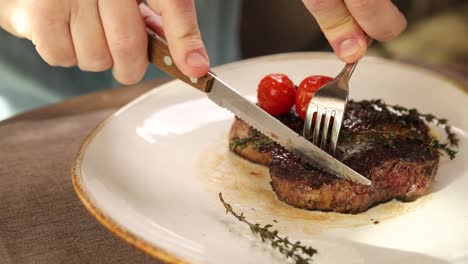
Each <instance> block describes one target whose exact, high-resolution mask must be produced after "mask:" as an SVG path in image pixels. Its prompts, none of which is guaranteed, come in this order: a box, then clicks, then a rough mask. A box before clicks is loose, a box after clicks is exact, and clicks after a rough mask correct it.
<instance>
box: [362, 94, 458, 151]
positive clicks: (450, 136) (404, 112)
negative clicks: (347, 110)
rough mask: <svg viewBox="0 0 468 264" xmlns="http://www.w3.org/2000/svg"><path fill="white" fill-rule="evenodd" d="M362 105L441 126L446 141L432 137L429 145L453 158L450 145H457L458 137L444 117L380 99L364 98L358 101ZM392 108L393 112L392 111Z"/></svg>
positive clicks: (410, 119)
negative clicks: (387, 102)
mask: <svg viewBox="0 0 468 264" xmlns="http://www.w3.org/2000/svg"><path fill="white" fill-rule="evenodd" d="M360 103H361V105H363V106H372V107H377V108H379V110H380V111H381V112H383V113H385V114H387V115H388V116H395V115H394V112H396V113H397V115H398V116H403V117H406V118H407V119H408V120H409V121H417V120H420V119H422V120H425V121H426V122H427V123H434V124H435V125H437V126H439V127H442V128H443V129H444V131H445V134H446V135H447V140H448V142H447V143H440V142H439V140H437V139H435V138H432V139H431V142H430V144H429V147H431V148H434V149H440V150H442V151H444V152H445V153H446V154H447V156H449V158H450V159H454V158H455V155H456V153H457V151H455V150H454V149H453V148H451V147H458V142H459V139H458V138H457V136H456V134H455V133H454V132H453V131H452V127H451V126H450V125H449V124H448V120H447V119H445V118H438V117H436V116H434V115H433V114H422V113H419V112H418V110H416V109H414V108H411V109H408V108H405V107H403V106H399V105H387V104H386V103H384V102H383V101H382V100H381V99H377V100H364V101H361V102H360ZM392 110H393V112H392Z"/></svg>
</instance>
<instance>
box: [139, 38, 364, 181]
mask: <svg viewBox="0 0 468 264" xmlns="http://www.w3.org/2000/svg"><path fill="white" fill-rule="evenodd" d="M148 36H149V42H148V43H149V46H148V56H149V61H150V62H151V63H152V64H154V65H155V66H156V67H158V68H160V69H161V70H163V71H165V72H166V73H168V74H170V75H172V76H173V77H175V78H178V79H180V80H182V81H184V82H185V83H188V84H190V85H191V86H193V87H195V88H197V89H199V90H201V91H203V92H205V93H207V95H208V98H209V99H210V100H211V101H213V102H214V103H216V104H217V105H219V106H221V107H223V108H226V109H227V110H229V111H231V112H232V113H233V114H235V115H236V116H238V117H239V118H240V119H241V120H243V121H244V122H246V123H247V124H249V125H250V126H252V127H253V128H255V129H257V130H258V131H259V132H261V133H262V134H264V135H265V136H267V137H269V138H270V139H272V140H273V141H274V142H276V143H277V144H279V145H281V146H283V147H284V148H285V149H287V150H288V151H290V152H292V153H294V154H296V155H297V156H298V157H300V158H302V159H303V160H305V161H306V162H308V163H310V164H311V165H313V166H316V167H318V168H319V169H322V170H324V171H326V172H329V173H331V174H333V175H336V176H338V177H340V178H343V179H346V180H350V181H353V182H356V183H360V184H364V185H370V184H371V181H370V180H369V179H367V178H366V177H364V176H362V175H360V174H359V173H358V172H356V171H354V170H353V169H351V168H350V167H348V166H347V165H345V164H344V163H342V162H340V161H339V160H337V159H335V158H334V157H333V156H331V155H330V154H328V153H327V152H325V151H323V150H322V149H320V148H319V147H317V146H315V145H314V144H312V143H311V142H310V141H308V140H306V139H305V138H303V137H302V136H300V135H299V134H298V133H296V132H294V131H293V130H292V129H290V128H289V127H287V126H286V125H284V124H283V123H281V122H280V121H279V120H277V119H276V118H275V117H273V116H271V115H270V114H268V113H267V112H265V111H264V110H263V109H262V108H260V107H259V106H257V105H256V104H254V103H253V102H251V101H250V100H248V99H246V98H245V97H243V96H242V95H240V94H239V93H238V92H237V91H236V90H234V89H233V88H232V87H231V86H229V85H228V84H227V83H225V82H224V81H222V80H221V79H220V78H218V77H217V76H216V75H215V74H214V73H212V72H209V73H208V74H207V75H205V76H203V77H201V78H189V77H187V76H185V75H184V74H183V73H182V72H181V71H180V70H179V69H178V68H177V67H176V65H175V64H174V63H173V60H172V57H171V55H170V53H169V48H168V46H167V43H166V42H165V40H164V39H162V38H161V37H159V36H158V35H156V34H155V33H154V32H151V31H150V30H149V31H148Z"/></svg>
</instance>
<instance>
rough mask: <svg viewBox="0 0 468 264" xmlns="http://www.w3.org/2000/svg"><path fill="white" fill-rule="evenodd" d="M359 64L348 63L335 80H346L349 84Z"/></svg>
mask: <svg viewBox="0 0 468 264" xmlns="http://www.w3.org/2000/svg"><path fill="white" fill-rule="evenodd" d="M357 63H358V62H357V61H356V62H353V63H346V64H345V66H344V67H343V70H341V72H340V73H339V74H338V75H337V76H336V77H335V79H345V80H346V82H348V81H349V79H350V78H351V75H352V74H353V72H354V69H355V68H356V65H357Z"/></svg>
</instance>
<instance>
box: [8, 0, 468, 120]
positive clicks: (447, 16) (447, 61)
mask: <svg viewBox="0 0 468 264" xmlns="http://www.w3.org/2000/svg"><path fill="white" fill-rule="evenodd" d="M393 2H394V3H395V4H397V5H398V7H399V8H400V10H401V11H402V12H403V13H404V14H405V15H406V17H407V19H408V28H407V30H406V31H405V32H404V33H403V34H402V35H401V36H400V37H398V38H397V39H395V40H393V41H391V42H388V43H378V42H374V43H373V44H372V46H371V50H370V51H369V53H370V54H372V55H375V56H381V57H386V58H391V59H395V60H402V61H406V62H411V63H417V64H419V65H425V66H426V67H429V68H436V69H437V70H439V71H443V72H445V73H446V74H448V75H449V76H451V77H453V78H455V79H457V78H459V79H463V78H460V77H463V76H465V77H466V74H467V73H468V1H466V0H445V1H440V0H417V1H416V0H413V1H410V0H399V1H393ZM196 5H197V13H198V16H199V25H200V28H201V31H202V35H203V39H204V41H205V44H206V46H207V49H208V53H209V55H210V58H211V62H212V65H213V66H216V65H220V64H223V63H227V62H231V61H235V60H239V59H243V58H250V57H256V56H261V55H268V54H275V53H283V52H294V51H331V48H330V47H329V45H328V43H327V41H326V39H325V38H324V36H323V34H322V33H321V32H320V30H319V28H318V26H317V24H316V22H315V21H314V19H313V17H312V16H311V15H310V14H309V13H308V12H307V10H306V9H305V7H304V6H303V4H302V2H301V1H299V0H297V1H291V0H255V1H247V0H244V1H242V0H229V1H222V0H196ZM161 76H164V75H163V74H162V73H161V72H159V71H158V70H156V69H154V67H149V68H148V72H147V74H146V75H145V79H146V80H149V79H155V78H159V77H161ZM465 80H466V79H465ZM120 86H121V85H120V84H118V83H117V82H115V81H114V80H113V78H112V75H111V73H110V71H107V72H104V73H86V72H80V71H79V70H78V69H77V68H69V69H65V68H52V67H50V66H48V65H47V64H45V63H44V62H43V61H42V59H41V58H40V57H39V56H38V55H37V53H36V51H35V49H34V46H33V45H32V44H31V43H30V42H29V41H27V40H24V39H19V38H16V37H14V36H11V35H9V34H8V33H6V32H5V31H2V30H1V29H0V120H2V119H6V118H8V117H11V116H13V115H15V114H18V113H21V112H23V111H27V110H29V109H32V108H36V107H40V106H43V105H46V104H51V103H55V102H58V101H61V100H64V99H66V98H70V97H72V96H78V95H82V94H85V93H90V92H93V91H98V90H103V89H110V88H115V87H120Z"/></svg>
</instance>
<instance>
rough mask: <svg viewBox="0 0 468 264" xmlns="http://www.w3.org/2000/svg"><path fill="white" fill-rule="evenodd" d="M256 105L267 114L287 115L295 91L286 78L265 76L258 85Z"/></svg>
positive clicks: (281, 75) (272, 75)
mask: <svg viewBox="0 0 468 264" xmlns="http://www.w3.org/2000/svg"><path fill="white" fill-rule="evenodd" d="M257 92H258V93H257V99H258V105H259V106H260V107H261V108H263V110H265V111H267V112H268V113H269V114H271V115H274V116H278V115H283V114H286V113H289V111H291V108H292V106H293V105H294V102H295V101H296V89H295V88H294V84H293V82H292V81H291V80H290V79H289V78H288V76H286V75H284V74H280V73H275V74H270V75H267V76H265V77H264V78H263V79H262V80H261V81H260V84H259V85H258V91H257Z"/></svg>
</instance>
